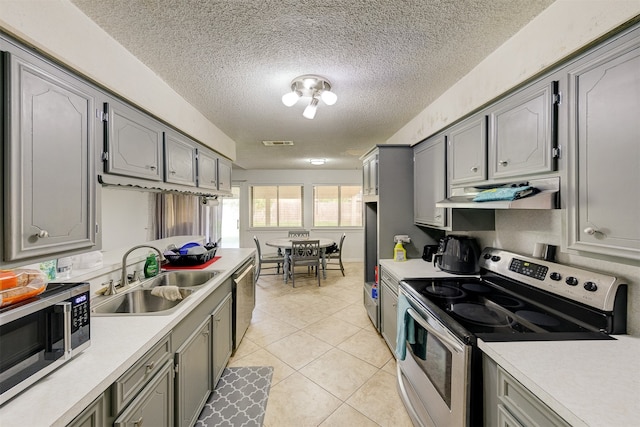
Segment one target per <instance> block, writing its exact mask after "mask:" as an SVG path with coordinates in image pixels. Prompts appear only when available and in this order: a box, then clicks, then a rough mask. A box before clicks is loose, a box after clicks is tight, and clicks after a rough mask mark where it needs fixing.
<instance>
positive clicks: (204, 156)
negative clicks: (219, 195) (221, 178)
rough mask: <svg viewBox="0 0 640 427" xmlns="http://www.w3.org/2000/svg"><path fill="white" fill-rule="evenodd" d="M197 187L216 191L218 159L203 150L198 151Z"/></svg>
mask: <svg viewBox="0 0 640 427" xmlns="http://www.w3.org/2000/svg"><path fill="white" fill-rule="evenodd" d="M198 187H200V188H208V189H211V190H217V189H218V158H217V157H216V156H214V155H213V154H210V153H208V152H206V151H203V150H198Z"/></svg>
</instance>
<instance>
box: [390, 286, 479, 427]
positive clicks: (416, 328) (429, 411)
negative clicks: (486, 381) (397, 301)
mask: <svg viewBox="0 0 640 427" xmlns="http://www.w3.org/2000/svg"><path fill="white" fill-rule="evenodd" d="M400 292H401V294H402V295H404V296H405V298H407V300H408V302H409V308H407V311H406V315H404V316H401V317H402V318H404V319H405V321H404V325H403V327H404V328H405V334H404V335H405V336H406V339H405V343H404V345H405V348H406V356H405V358H404V360H398V387H399V390H400V395H401V398H402V400H403V402H404V404H405V407H406V408H407V410H408V412H409V415H410V416H411V418H412V419H413V421H414V424H416V425H420V426H430V425H434V426H465V425H468V423H469V398H470V387H469V384H470V377H469V375H470V366H471V346H469V345H466V344H464V343H463V342H462V341H461V340H459V339H458V338H457V337H456V336H455V335H454V334H452V333H451V332H450V331H449V330H448V329H447V328H446V327H445V326H444V325H443V324H442V323H441V322H440V321H438V320H437V319H436V318H435V317H433V316H432V315H431V314H430V313H429V312H428V311H427V310H426V309H424V308H423V307H421V306H420V304H418V302H417V301H416V300H415V299H413V298H412V297H411V296H409V295H408V294H406V293H405V292H404V291H403V290H400Z"/></svg>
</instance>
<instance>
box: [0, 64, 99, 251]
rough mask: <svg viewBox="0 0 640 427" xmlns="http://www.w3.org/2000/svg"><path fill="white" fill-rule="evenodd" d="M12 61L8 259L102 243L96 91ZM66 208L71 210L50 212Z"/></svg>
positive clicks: (52, 71)
mask: <svg viewBox="0 0 640 427" xmlns="http://www.w3.org/2000/svg"><path fill="white" fill-rule="evenodd" d="M6 58H7V59H8V62H9V71H8V76H9V80H10V96H11V99H13V100H14V101H13V102H12V105H11V109H10V111H9V112H8V114H9V121H8V128H9V132H10V133H9V140H8V141H7V142H6V144H7V145H6V153H7V158H6V160H5V164H7V165H8V166H9V167H8V169H7V171H9V172H10V175H9V176H6V179H7V182H8V184H9V188H10V192H9V194H8V195H7V198H6V200H5V203H7V204H8V206H9V211H10V212H11V214H10V215H7V216H6V217H5V224H6V225H7V236H6V238H5V255H4V257H5V260H17V259H23V258H28V257H34V256H40V255H46V254H55V253H57V252H62V251H65V250H74V249H82V248H90V247H92V246H94V245H95V242H96V230H95V223H96V222H95V219H96V216H95V182H94V171H95V168H94V165H95V161H94V157H93V156H94V153H95V151H94V144H95V123H94V121H93V120H91V117H93V114H92V113H93V110H94V108H95V97H94V96H93V94H92V93H93V92H92V91H91V90H90V89H89V88H88V87H86V86H84V85H82V84H81V83H80V82H79V81H77V80H75V79H74V78H73V77H71V76H69V75H66V74H64V73H63V72H62V71H60V70H56V69H54V68H53V67H51V66H48V65H47V64H44V63H40V62H39V61H37V60H36V59H35V58H34V59H33V61H32V60H31V59H29V60H26V59H23V58H21V57H18V56H16V55H13V54H6ZM61 203H63V204H64V206H65V209H51V207H52V206H59V205H60V204H61Z"/></svg>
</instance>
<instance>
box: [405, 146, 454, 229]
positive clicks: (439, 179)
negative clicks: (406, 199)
mask: <svg viewBox="0 0 640 427" xmlns="http://www.w3.org/2000/svg"><path fill="white" fill-rule="evenodd" d="M445 141H446V138H445V136H444V135H443V134H441V135H436V136H434V137H432V138H429V139H427V140H425V141H423V142H421V143H420V144H418V145H416V146H414V148H413V177H414V182H413V188H414V196H413V197H414V201H413V210H414V222H415V223H416V224H420V225H427V226H435V227H444V226H446V225H447V223H446V210H445V208H437V207H436V202H439V201H440V200H443V199H444V198H445V197H446V195H447V187H446V186H447V181H446V177H447V171H446V166H445V159H446V145H445Z"/></svg>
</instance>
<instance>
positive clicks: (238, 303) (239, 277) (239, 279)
mask: <svg viewBox="0 0 640 427" xmlns="http://www.w3.org/2000/svg"><path fill="white" fill-rule="evenodd" d="M253 277H254V261H253V260H249V261H247V262H245V263H244V264H243V265H242V267H240V268H239V269H238V270H237V271H236V272H235V273H234V274H233V289H232V293H233V305H232V307H233V308H232V312H233V351H234V353H235V351H236V348H238V346H239V345H240V341H241V340H242V337H243V336H244V333H245V332H246V331H247V328H248V327H249V324H250V323H251V315H252V313H253V308H254V307H255V306H256V284H255V280H254V278H253Z"/></svg>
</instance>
